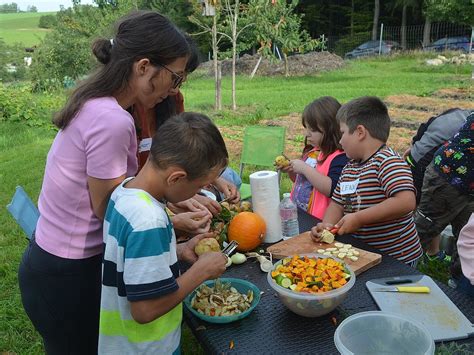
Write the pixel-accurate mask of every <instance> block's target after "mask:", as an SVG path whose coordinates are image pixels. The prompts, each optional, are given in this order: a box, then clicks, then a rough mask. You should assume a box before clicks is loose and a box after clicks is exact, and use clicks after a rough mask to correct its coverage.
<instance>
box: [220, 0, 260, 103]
mask: <svg viewBox="0 0 474 355" xmlns="http://www.w3.org/2000/svg"><path fill="white" fill-rule="evenodd" d="M241 6H242V5H241V4H240V1H239V0H234V2H233V3H231V1H230V0H224V6H223V12H224V13H225V16H226V17H227V20H226V23H225V25H227V27H228V29H229V32H230V33H231V34H230V35H228V34H227V33H221V34H222V35H223V36H225V37H227V38H228V39H229V40H230V41H231V43H232V109H233V110H234V111H235V110H236V109H237V101H236V97H235V62H236V57H237V44H238V42H237V41H238V39H239V36H240V35H241V33H242V32H243V31H244V30H245V29H247V28H248V27H250V26H253V23H251V22H249V21H248V18H247V16H246V15H247V13H246V12H245V10H246V7H243V8H241ZM241 10H244V11H243V12H242V11H241ZM241 14H243V17H242V16H240V15H241ZM239 21H240V23H242V22H243V23H245V24H244V25H243V26H242V27H241V28H240V29H239Z"/></svg>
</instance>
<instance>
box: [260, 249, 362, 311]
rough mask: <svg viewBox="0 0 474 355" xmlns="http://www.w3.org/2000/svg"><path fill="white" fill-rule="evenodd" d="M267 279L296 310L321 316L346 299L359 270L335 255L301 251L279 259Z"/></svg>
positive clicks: (288, 304)
mask: <svg viewBox="0 0 474 355" xmlns="http://www.w3.org/2000/svg"><path fill="white" fill-rule="evenodd" d="M267 280H268V283H269V284H270V286H271V287H272V288H273V289H274V290H275V291H276V292H277V293H278V296H279V297H280V300H281V302H282V303H283V304H284V305H285V306H286V307H288V308H289V309H290V310H291V311H292V312H294V313H296V314H299V315H300V316H303V317H319V316H322V315H325V314H327V313H329V312H331V311H332V310H333V309H334V308H336V307H337V306H338V305H340V304H341V303H342V301H343V300H344V299H345V298H346V296H347V293H348V292H349V290H350V289H351V288H352V286H354V284H355V274H354V272H353V271H352V270H351V269H350V267H349V266H348V265H346V264H345V263H344V262H343V261H342V260H340V259H337V258H335V257H331V256H327V255H322V254H301V255H294V256H293V257H289V258H285V259H282V260H280V261H278V262H277V263H275V264H274V267H273V270H272V271H270V272H269V273H268V275H267Z"/></svg>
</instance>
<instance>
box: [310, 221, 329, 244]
mask: <svg viewBox="0 0 474 355" xmlns="http://www.w3.org/2000/svg"><path fill="white" fill-rule="evenodd" d="M332 228H334V224H332V223H324V222H321V223H318V224H317V225H316V227H313V228H311V234H310V235H311V239H312V240H313V242H316V243H319V242H321V233H322V232H323V231H324V230H330V229H332Z"/></svg>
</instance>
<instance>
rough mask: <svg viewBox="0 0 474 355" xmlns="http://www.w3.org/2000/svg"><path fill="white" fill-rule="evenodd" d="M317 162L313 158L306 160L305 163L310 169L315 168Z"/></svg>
mask: <svg viewBox="0 0 474 355" xmlns="http://www.w3.org/2000/svg"><path fill="white" fill-rule="evenodd" d="M317 162H318V161H317V160H316V159H314V158H307V159H306V161H305V163H306V164H308V165H309V166H310V167H312V168H314V167H316V163H317Z"/></svg>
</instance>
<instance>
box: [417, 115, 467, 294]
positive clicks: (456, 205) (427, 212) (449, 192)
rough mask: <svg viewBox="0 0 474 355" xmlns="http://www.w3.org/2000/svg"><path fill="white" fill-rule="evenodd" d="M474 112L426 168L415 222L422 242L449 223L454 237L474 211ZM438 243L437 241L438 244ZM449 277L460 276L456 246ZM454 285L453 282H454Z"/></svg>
mask: <svg viewBox="0 0 474 355" xmlns="http://www.w3.org/2000/svg"><path fill="white" fill-rule="evenodd" d="M473 141H474V113H472V114H470V115H469V116H468V117H467V118H466V122H465V123H464V125H463V126H462V127H461V129H460V130H459V132H458V133H457V134H456V135H455V136H454V137H452V138H451V139H450V140H449V141H448V142H446V143H445V144H443V145H442V146H441V147H440V148H439V149H438V150H437V151H436V152H435V154H434V158H433V161H432V162H431V164H430V165H428V167H427V168H426V173H425V177H424V180H423V189H422V194H421V200H420V204H419V205H418V208H417V211H416V214H415V223H416V229H417V231H418V235H419V236H420V240H421V243H422V244H423V245H428V244H430V243H433V240H435V239H436V238H437V236H439V234H440V233H441V231H443V229H444V228H446V226H447V225H448V224H451V226H452V229H453V234H454V237H455V239H456V240H457V239H458V236H459V232H460V230H461V229H462V228H463V227H464V225H466V223H467V221H468V219H469V217H470V215H471V213H473V212H474V193H473V189H474V166H473V163H474V148H473V147H474V146H473ZM437 245H438V246H439V244H437ZM450 271H451V276H452V277H453V278H454V279H457V278H459V277H460V276H461V268H460V264H459V258H458V256H457V251H456V249H455V250H454V253H453V257H452V262H451V270H450ZM453 286H454V284H453Z"/></svg>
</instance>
